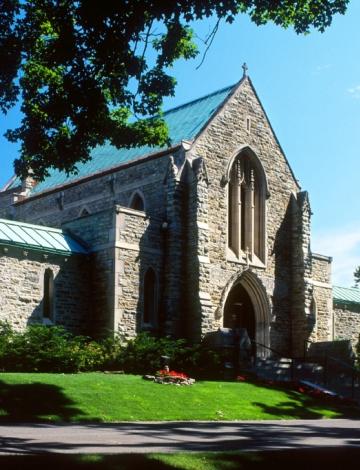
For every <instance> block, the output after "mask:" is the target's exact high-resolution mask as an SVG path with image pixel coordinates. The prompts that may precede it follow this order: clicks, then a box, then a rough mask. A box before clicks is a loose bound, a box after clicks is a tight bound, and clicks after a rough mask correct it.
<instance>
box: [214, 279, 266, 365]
mask: <svg viewBox="0 0 360 470" xmlns="http://www.w3.org/2000/svg"><path fill="white" fill-rule="evenodd" d="M222 305H223V308H222V314H223V326H224V327H225V328H246V329H247V332H248V335H249V337H250V339H251V340H252V341H254V345H255V347H254V350H253V353H255V354H256V356H260V357H266V356H268V355H269V352H270V350H269V349H268V348H269V347H270V305H269V301H268V298H267V294H266V291H265V288H264V286H263V285H262V283H261V281H260V280H259V278H258V277H257V276H256V274H254V273H252V272H251V271H249V270H248V271H245V272H243V273H242V274H241V275H240V277H237V278H235V279H234V278H233V280H232V281H231V282H230V283H229V284H228V286H227V288H226V289H225V291H224V294H223V301H222Z"/></svg>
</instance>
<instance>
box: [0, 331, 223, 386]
mask: <svg viewBox="0 0 360 470" xmlns="http://www.w3.org/2000/svg"><path fill="white" fill-rule="evenodd" d="M161 356H168V357H169V358H170V364H171V367H173V368H175V369H176V370H179V371H181V372H186V373H187V374H190V375H191V376H192V377H196V378H199V377H201V378H216V377H218V376H219V370H220V363H221V360H220V356H219V354H218V353H216V352H215V351H213V350H211V349H209V348H207V347H206V346H205V345H203V344H198V345H195V346H189V345H187V344H186V341H185V340H184V339H178V340H175V339H171V338H168V337H163V338H157V337H155V336H151V335H150V334H149V333H140V334H139V335H138V336H137V337H136V338H134V339H131V340H129V341H127V342H124V341H122V340H121V338H119V337H115V338H114V337H109V338H107V339H105V340H103V341H101V342H97V341H94V340H91V339H90V338H88V337H86V336H73V335H71V334H70V333H69V332H67V331H66V330H65V329H64V328H63V327H61V326H45V325H31V326H29V327H28V328H27V329H26V330H25V331H24V332H21V333H20V332H15V331H13V329H12V328H11V327H10V325H9V324H8V323H1V322H0V369H1V370H4V371H9V372H10V371H11V372H80V371H92V370H105V369H107V370H120V369H121V370H124V371H125V372H128V373H131V374H149V373H155V372H156V371H158V370H160V369H161V368H162V366H163V365H164V363H163V359H162V357H161Z"/></svg>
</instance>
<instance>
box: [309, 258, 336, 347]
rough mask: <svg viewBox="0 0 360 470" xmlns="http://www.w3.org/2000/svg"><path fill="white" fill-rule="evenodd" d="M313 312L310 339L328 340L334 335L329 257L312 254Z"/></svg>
mask: <svg viewBox="0 0 360 470" xmlns="http://www.w3.org/2000/svg"><path fill="white" fill-rule="evenodd" d="M312 282H313V290H314V292H313V298H314V303H313V314H315V315H316V319H315V325H314V328H313V332H312V334H311V337H310V340H311V341H330V340H332V339H333V335H334V331H333V328H334V325H333V312H332V310H333V309H332V285H331V258H329V257H328V256H322V255H318V254H315V253H313V254H312Z"/></svg>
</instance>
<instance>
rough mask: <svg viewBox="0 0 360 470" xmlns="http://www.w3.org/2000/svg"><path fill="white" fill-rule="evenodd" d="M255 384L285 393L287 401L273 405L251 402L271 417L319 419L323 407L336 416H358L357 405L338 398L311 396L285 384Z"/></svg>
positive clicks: (358, 408)
mask: <svg viewBox="0 0 360 470" xmlns="http://www.w3.org/2000/svg"><path fill="white" fill-rule="evenodd" d="M254 384H256V382H254ZM256 385H260V386H261V387H265V388H269V389H271V390H278V391H282V392H285V393H286V394H287V396H288V398H289V401H282V402H280V403H277V404H276V405H273V406H270V405H267V404H265V403H260V402H252V404H253V405H255V406H257V407H259V408H260V409H261V410H262V411H263V412H264V413H267V414H268V415H271V417H272V418H273V419H278V418H282V417H283V416H284V415H287V416H291V417H292V418H293V419H321V418H324V411H323V410H324V409H326V410H328V411H332V412H334V413H336V418H349V419H359V418H360V407H359V406H356V405H355V404H351V405H349V404H346V403H343V402H342V401H341V400H340V399H338V398H333V397H329V398H325V397H312V396H310V395H307V394H306V393H300V392H298V391H295V390H292V389H291V388H289V386H286V385H285V386H280V385H276V384H271V385H264V384H256ZM299 402H300V403H299ZM314 408H318V409H319V411H316V409H314Z"/></svg>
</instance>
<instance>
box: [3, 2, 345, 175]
mask: <svg viewBox="0 0 360 470" xmlns="http://www.w3.org/2000/svg"><path fill="white" fill-rule="evenodd" d="M348 2H349V0H298V1H297V2H292V1H289V0H277V1H272V0H223V1H221V2H219V1H215V0H181V1H172V0H167V1H164V0H118V1H111V0H103V1H99V0H77V1H75V0H31V1H27V0H1V2H0V64H1V67H0V107H1V110H2V111H3V112H5V113H6V112H7V111H8V110H9V109H10V108H11V107H13V106H14V105H15V104H16V103H17V102H18V101H19V100H20V101H21V110H22V113H23V119H22V121H21V124H20V126H19V127H18V128H17V129H15V130H10V131H8V132H7V134H6V136H7V138H8V139H9V140H10V141H13V142H20V144H21V150H20V156H19V159H17V160H16V161H15V170H16V173H17V174H18V175H20V176H26V175H27V174H28V172H29V170H30V169H31V171H32V172H33V174H34V176H35V177H36V178H38V179H42V178H44V177H45V176H46V175H47V172H48V169H49V168H51V167H54V168H58V169H60V170H65V171H67V172H72V171H74V170H76V164H77V163H78V162H84V161H86V160H88V159H89V152H90V150H91V148H93V147H94V146H95V145H98V144H103V143H104V142H105V141H110V142H111V143H112V144H113V145H115V146H116V147H119V148H120V147H134V146H139V145H152V146H155V145H161V146H163V145H167V144H169V141H168V133H167V127H166V124H165V123H164V121H163V120H162V119H161V106H162V100H163V98H164V97H166V96H172V95H173V94H174V88H175V84H176V81H175V79H174V77H172V76H171V75H170V73H169V69H171V66H172V65H173V64H174V62H175V61H176V60H177V59H179V58H184V59H190V58H193V57H195V56H196V55H197V54H198V48H197V46H196V43H195V35H194V32H193V30H192V29H191V27H190V24H192V23H193V22H195V21H196V20H200V19H203V18H207V17H210V16H215V17H217V18H218V20H220V19H223V20H224V21H226V22H229V23H231V22H233V21H234V19H235V16H236V15H238V14H240V13H246V14H248V15H249V16H250V18H251V20H252V21H253V22H255V23H256V24H257V25H261V24H265V23H267V22H268V21H273V22H274V23H275V24H277V25H279V26H282V27H285V28H286V27H289V26H292V27H293V28H294V29H295V31H296V32H297V33H307V32H309V31H310V29H311V28H315V29H317V30H319V31H324V29H325V28H326V27H327V26H329V25H330V24H331V21H332V17H333V15H334V14H336V13H341V14H343V13H345V10H346V7H347V4H348ZM217 26H218V23H217ZM217 26H216V27H217ZM210 36H211V35H210ZM210 39H211V40H212V39H213V35H212V36H211V38H210ZM211 40H210V41H209V42H210V43H211ZM149 116H157V117H156V118H152V119H148V118H149Z"/></svg>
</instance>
